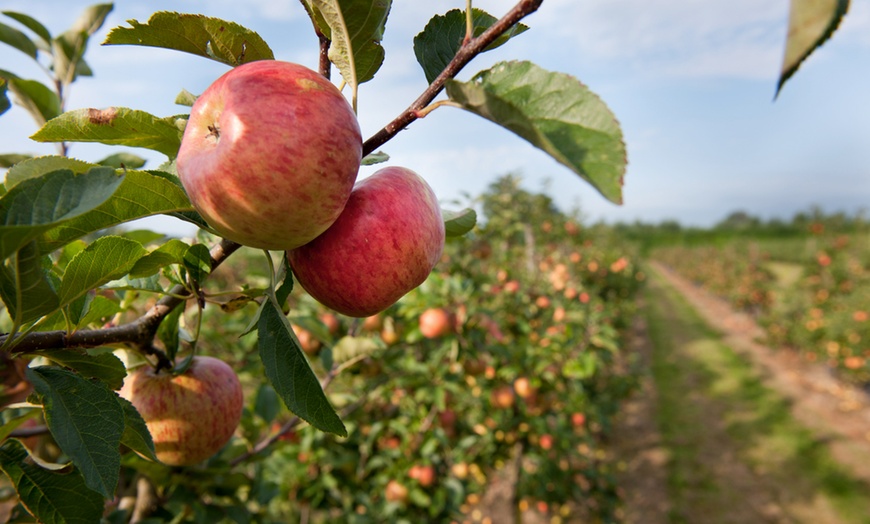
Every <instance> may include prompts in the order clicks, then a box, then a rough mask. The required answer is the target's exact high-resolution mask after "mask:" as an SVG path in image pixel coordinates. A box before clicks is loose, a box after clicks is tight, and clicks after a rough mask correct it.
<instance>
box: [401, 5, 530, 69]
mask: <svg viewBox="0 0 870 524" xmlns="http://www.w3.org/2000/svg"><path fill="white" fill-rule="evenodd" d="M471 12H472V27H473V30H472V33H473V36H474V37H475V38H476V37H478V36H480V35H481V34H482V33H483V32H484V31H486V30H487V29H489V27H490V26H491V25H493V24H494V23H496V22H497V21H498V19H497V18H496V17H494V16H492V15H491V14H489V13H487V12H486V11H483V10H481V9H472V10H471ZM528 29H529V28H528V26H526V25H523V24H516V25H514V26H513V27H511V28H510V29H508V30H507V31H505V32H504V33H503V34H502V35H501V36H499V37H498V38H496V39H495V41H494V42H493V43H491V44H490V45H488V46H487V47H486V49H484V51H489V50H492V49H495V48H496V47H499V46H501V45H503V44H504V43H505V42H507V41H508V40H510V39H511V38H513V37H515V36H517V35H519V34H520V33H524V32H526V31H527V30H528ZM465 33H466V20H465V11H464V10H460V9H452V10H450V11H448V12H447V13H445V14H443V15H436V16H434V17H432V19H431V20H429V23H428V24H426V27H425V28H424V29H423V31H422V32H420V34H418V35H417V36H415V37H414V54H415V55H416V56H417V62H418V63H419V64H420V66H422V67H423V73H424V74H425V75H426V81H427V82H429V83H430V84H431V83H432V82H433V81H434V80H435V78H437V77H438V75H440V74H441V71H443V70H444V68H445V67H447V64H449V63H450V61H451V60H453V57H454V56H456V53H457V52H459V49H460V48H461V47H462V42H463V40H464V39H465Z"/></svg>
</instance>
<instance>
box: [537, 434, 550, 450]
mask: <svg viewBox="0 0 870 524" xmlns="http://www.w3.org/2000/svg"><path fill="white" fill-rule="evenodd" d="M538 443H539V444H540V445H541V449H543V450H545V451H548V450H551V449H553V435H550V434H549V433H544V434H543V435H541V438H540V439H539V440H538Z"/></svg>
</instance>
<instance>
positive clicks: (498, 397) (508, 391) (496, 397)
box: [489, 386, 514, 409]
mask: <svg viewBox="0 0 870 524" xmlns="http://www.w3.org/2000/svg"><path fill="white" fill-rule="evenodd" d="M489 401H490V403H491V404H492V405H493V406H495V407H497V408H501V409H507V408H510V407H512V406H513V405H514V389H513V388H512V387H511V386H499V387H497V388H496V389H494V390H492V393H490V396H489Z"/></svg>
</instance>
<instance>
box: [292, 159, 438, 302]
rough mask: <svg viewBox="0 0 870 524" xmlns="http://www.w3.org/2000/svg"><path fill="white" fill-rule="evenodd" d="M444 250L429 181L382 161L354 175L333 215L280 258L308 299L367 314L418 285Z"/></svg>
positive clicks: (435, 203) (435, 201)
mask: <svg viewBox="0 0 870 524" xmlns="http://www.w3.org/2000/svg"><path fill="white" fill-rule="evenodd" d="M443 249H444V221H443V219H442V218H441V208H440V207H439V206H438V200H437V199H436V198H435V193H434V192H433V191H432V188H430V187H429V185H428V184H427V183H426V181H425V180H423V179H422V178H421V177H420V176H419V175H418V174H416V173H414V172H413V171H411V170H410V169H406V168H403V167H387V168H384V169H381V170H379V171H378V172H376V173H375V174H373V175H372V176H370V177H368V178H366V179H363V180H361V181H360V182H358V183H357V184H356V186H355V187H354V189H353V192H352V193H351V195H350V199H348V201H347V205H346V206H345V208H344V211H342V212H341V215H340V216H339V217H338V220H336V221H335V223H334V224H333V225H332V226H330V227H329V229H327V230H326V232H324V233H323V234H322V235H320V236H319V237H317V238H315V239H314V240H313V241H311V242H309V243H308V244H305V245H304V246H301V247H298V248H296V249H292V250H290V251H288V252H287V257H288V260H289V262H290V265H291V266H292V268H293V273H294V274H295V275H296V279H297V280H298V281H299V283H300V284H301V285H302V287H303V288H305V290H306V291H307V292H308V294H310V295H311V296H312V297H313V298H314V299H315V300H317V301H318V302H320V303H321V304H323V305H325V306H327V307H329V308H331V309H334V310H335V311H338V312H339V313H342V314H344V315H348V316H351V317H366V316H369V315H373V314H375V313H378V312H380V311H383V310H385V309H387V308H388V307H390V306H391V305H393V304H394V303H396V301H398V300H399V299H400V298H401V297H402V296H403V295H405V293H407V292H408V291H411V290H412V289H414V288H415V287H417V286H419V285H420V284H422V283H423V281H424V280H426V277H428V276H429V273H431V272H432V269H433V268H434V267H435V264H436V263H437V262H438V260H439V259H440V258H441V252H442V251H443Z"/></svg>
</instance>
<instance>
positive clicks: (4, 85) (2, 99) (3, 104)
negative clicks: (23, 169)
mask: <svg viewBox="0 0 870 524" xmlns="http://www.w3.org/2000/svg"><path fill="white" fill-rule="evenodd" d="M8 91H9V83H8V82H7V81H6V79H5V78H0V115H2V114H3V113H5V112H6V111H9V109H10V108H11V107H12V102H10V101H9V94H8ZM3 156H4V157H6V156H8V155H3ZM0 167H9V166H8V165H3V166H0Z"/></svg>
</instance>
